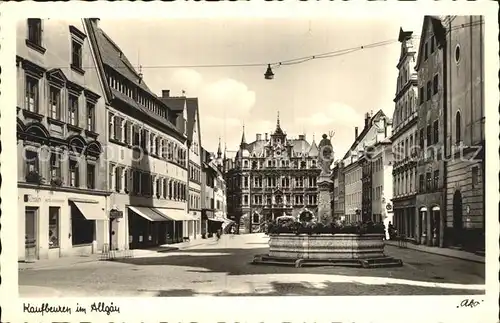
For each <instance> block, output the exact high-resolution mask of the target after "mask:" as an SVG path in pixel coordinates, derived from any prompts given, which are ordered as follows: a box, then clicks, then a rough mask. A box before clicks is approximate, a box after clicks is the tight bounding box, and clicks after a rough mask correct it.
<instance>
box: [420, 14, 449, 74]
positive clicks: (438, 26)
mask: <svg viewBox="0 0 500 323" xmlns="http://www.w3.org/2000/svg"><path fill="white" fill-rule="evenodd" d="M429 27H431V28H432V30H433V32H434V36H435V38H436V43H437V46H438V48H442V47H443V46H444V44H445V43H446V38H445V36H446V30H445V28H444V26H443V24H442V23H441V19H440V18H439V17H435V16H425V17H424V22H423V23H422V32H421V33H420V42H419V44H418V54H417V62H416V64H415V71H418V69H419V67H420V63H421V62H422V56H423V55H422V54H423V50H424V46H425V38H426V37H427V33H426V31H427V28H429Z"/></svg>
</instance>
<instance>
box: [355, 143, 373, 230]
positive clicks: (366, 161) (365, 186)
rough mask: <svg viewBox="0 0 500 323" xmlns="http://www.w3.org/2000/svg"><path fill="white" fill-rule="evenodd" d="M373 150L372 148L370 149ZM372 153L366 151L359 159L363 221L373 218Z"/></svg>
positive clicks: (365, 149) (365, 148)
mask: <svg viewBox="0 0 500 323" xmlns="http://www.w3.org/2000/svg"><path fill="white" fill-rule="evenodd" d="M370 150H371V147H370ZM371 154H372V151H367V147H364V151H363V153H362V154H361V156H360V158H359V161H358V163H359V166H360V167H361V218H362V220H363V221H366V220H368V219H371V218H372V161H371V158H372V156H371Z"/></svg>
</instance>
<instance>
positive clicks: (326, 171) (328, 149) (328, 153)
mask: <svg viewBox="0 0 500 323" xmlns="http://www.w3.org/2000/svg"><path fill="white" fill-rule="evenodd" d="M333 135H334V132H330V138H328V136H327V135H326V134H323V139H321V141H320V142H319V145H318V150H319V160H318V162H319V165H320V167H321V174H320V177H322V176H330V173H331V170H330V166H331V165H332V163H333V158H334V157H333V146H332V142H331V138H332V137H333Z"/></svg>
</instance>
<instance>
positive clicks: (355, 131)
mask: <svg viewBox="0 0 500 323" xmlns="http://www.w3.org/2000/svg"><path fill="white" fill-rule="evenodd" d="M357 138H358V127H354V140H356V139H357Z"/></svg>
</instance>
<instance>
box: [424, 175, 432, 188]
mask: <svg viewBox="0 0 500 323" xmlns="http://www.w3.org/2000/svg"><path fill="white" fill-rule="evenodd" d="M431 181H432V178H431V173H430V172H427V173H425V182H426V186H425V189H426V190H427V191H430V190H431V184H432V182H431Z"/></svg>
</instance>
